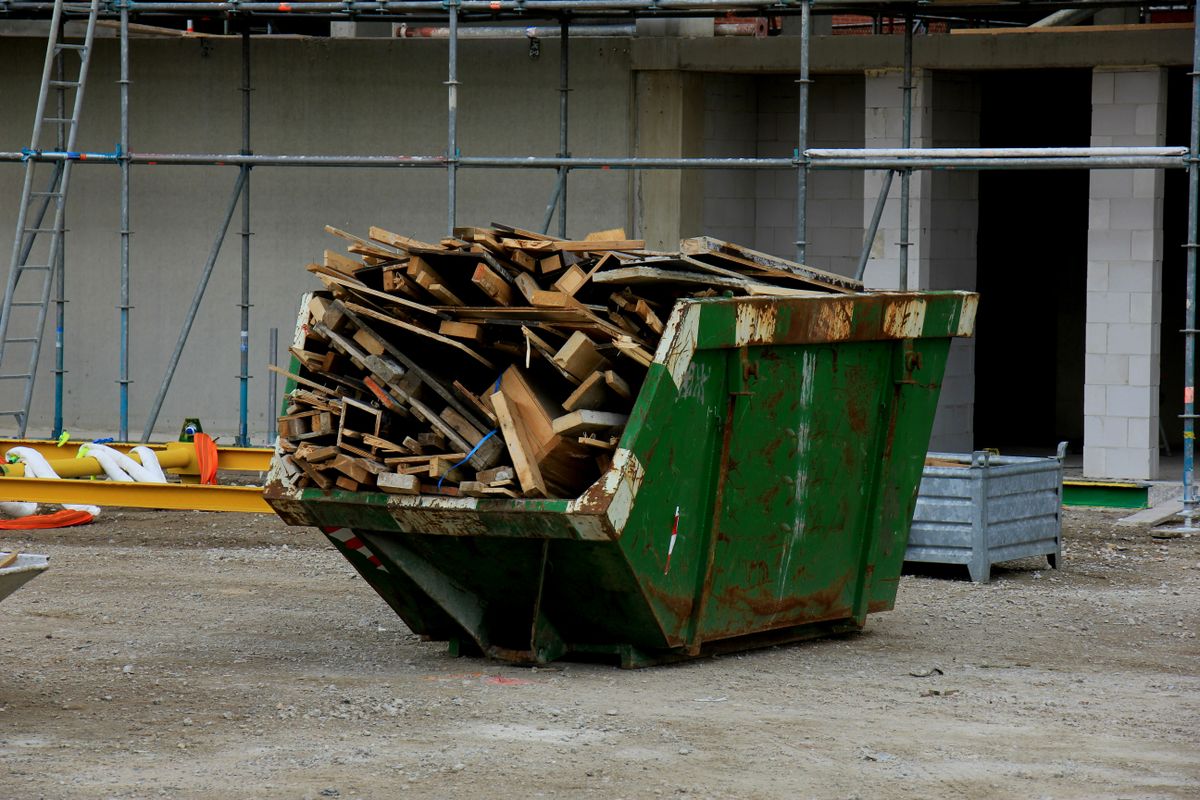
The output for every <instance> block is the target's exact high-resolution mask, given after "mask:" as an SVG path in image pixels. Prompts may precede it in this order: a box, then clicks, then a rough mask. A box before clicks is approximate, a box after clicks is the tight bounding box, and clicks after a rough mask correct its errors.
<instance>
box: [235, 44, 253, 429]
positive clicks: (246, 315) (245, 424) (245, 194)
mask: <svg viewBox="0 0 1200 800" xmlns="http://www.w3.org/2000/svg"><path fill="white" fill-rule="evenodd" d="M250 91H251V88H250V21H249V20H245V22H244V27H243V28H242V155H244V156H248V155H250ZM242 175H243V177H242V298H241V302H240V303H238V308H239V310H240V311H241V322H242V325H241V328H240V331H239V336H240V339H239V341H238V347H239V357H240V359H241V364H240V366H241V373H240V374H239V375H238V435H237V443H238V447H249V446H250V427H249V416H250V165H249V164H245V165H243V166H242Z"/></svg>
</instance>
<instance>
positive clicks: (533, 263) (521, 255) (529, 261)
mask: <svg viewBox="0 0 1200 800" xmlns="http://www.w3.org/2000/svg"><path fill="white" fill-rule="evenodd" d="M505 253H506V255H507V256H508V260H509V261H511V262H512V263H514V264H516V265H517V266H518V267H520V268H521V269H523V270H525V271H526V272H537V271H538V260H537V259H536V258H534V257H533V256H531V255H529V254H528V253H525V252H523V251H521V250H513V249H507V250H506V251H505Z"/></svg>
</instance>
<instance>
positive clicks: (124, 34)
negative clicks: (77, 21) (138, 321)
mask: <svg viewBox="0 0 1200 800" xmlns="http://www.w3.org/2000/svg"><path fill="white" fill-rule="evenodd" d="M117 82H118V83H119V84H120V87H121V288H120V293H121V304H120V305H119V306H117V312H118V313H119V314H120V317H121V332H120V343H119V350H120V355H119V356H118V371H119V376H118V378H117V384H118V387H119V392H120V401H119V402H120V405H119V408H118V421H117V436H118V438H119V439H120V440H121V441H122V442H125V441H128V440H129V384H130V380H129V310H130V308H132V306H130V305H129V237H130V234H131V231H130V230H129V169H130V167H131V166H132V165H131V163H130V158H129V4H128V3H122V4H121V79H120V80H119V81H117Z"/></svg>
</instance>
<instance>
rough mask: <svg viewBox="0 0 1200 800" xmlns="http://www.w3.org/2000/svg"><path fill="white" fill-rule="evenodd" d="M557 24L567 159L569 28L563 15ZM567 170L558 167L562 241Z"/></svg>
mask: <svg viewBox="0 0 1200 800" xmlns="http://www.w3.org/2000/svg"><path fill="white" fill-rule="evenodd" d="M559 24H560V30H561V32H560V33H559V36H558V41H559V47H560V48H561V49H560V50H559V51H558V155H559V157H560V158H567V157H568V156H569V155H570V153H569V152H568V151H567V96H568V94H569V93H570V91H571V84H570V82H569V80H568V78H569V72H568V65H569V61H570V58H569V56H570V43H571V40H570V38H569V33H570V27H571V26H570V23H569V22H567V17H566V15H565V14H564V15H563V17H562V19H561V20H560V23H559ZM567 169H568V168H567V167H559V173H558V235H559V236H560V237H561V238H563V239H565V238H567Z"/></svg>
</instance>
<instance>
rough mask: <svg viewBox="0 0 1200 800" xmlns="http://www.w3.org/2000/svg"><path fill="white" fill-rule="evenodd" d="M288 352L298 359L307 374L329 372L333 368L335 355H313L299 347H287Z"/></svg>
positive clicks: (330, 353) (331, 353)
mask: <svg viewBox="0 0 1200 800" xmlns="http://www.w3.org/2000/svg"><path fill="white" fill-rule="evenodd" d="M288 352H289V353H291V354H292V355H294V356H295V357H296V358H298V359H300V363H301V364H303V365H304V368H305V369H306V370H308V371H309V372H329V370H330V369H332V368H333V360H334V358H335V357H336V356H337V353H333V352H329V353H314V352H312V351H311V350H301V349H300V348H299V347H289V348H288Z"/></svg>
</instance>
